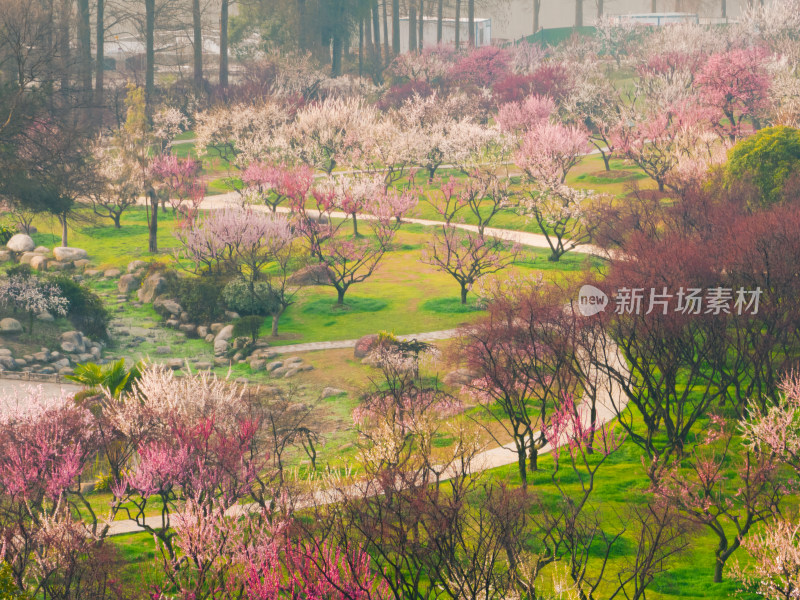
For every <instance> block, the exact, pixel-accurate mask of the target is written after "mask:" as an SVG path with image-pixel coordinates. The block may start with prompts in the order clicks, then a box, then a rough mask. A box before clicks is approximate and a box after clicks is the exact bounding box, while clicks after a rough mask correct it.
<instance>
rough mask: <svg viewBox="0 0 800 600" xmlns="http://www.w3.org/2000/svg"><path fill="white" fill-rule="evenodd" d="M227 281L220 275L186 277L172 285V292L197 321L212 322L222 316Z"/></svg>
mask: <svg viewBox="0 0 800 600" xmlns="http://www.w3.org/2000/svg"><path fill="white" fill-rule="evenodd" d="M225 283H226V281H225V280H224V279H220V278H218V277H211V276H203V277H185V278H183V279H178V280H177V281H175V282H174V285H173V286H172V290H171V291H172V293H173V295H174V296H175V297H176V298H177V300H178V303H179V304H180V305H181V306H182V307H183V310H185V311H186V312H188V313H189V315H190V317H191V319H192V320H193V321H195V322H197V323H212V322H214V321H217V320H218V319H219V318H220V317H222V315H223V313H224V312H225V309H224V307H223V300H222V290H223V288H224V287H225Z"/></svg>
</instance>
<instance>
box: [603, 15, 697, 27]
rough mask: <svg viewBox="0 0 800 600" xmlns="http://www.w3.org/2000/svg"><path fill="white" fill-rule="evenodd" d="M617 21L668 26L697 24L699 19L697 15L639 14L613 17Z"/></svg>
mask: <svg viewBox="0 0 800 600" xmlns="http://www.w3.org/2000/svg"><path fill="white" fill-rule="evenodd" d="M613 18H614V19H615V20H617V21H632V22H634V23H637V24H639V25H654V26H656V27H661V26H662V25H670V24H671V23H699V22H700V17H699V16H698V15H697V13H679V12H673V13H639V14H632V15H614V16H613Z"/></svg>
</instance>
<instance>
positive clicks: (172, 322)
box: [164, 317, 181, 329]
mask: <svg viewBox="0 0 800 600" xmlns="http://www.w3.org/2000/svg"><path fill="white" fill-rule="evenodd" d="M180 324H181V322H180V321H178V319H175V318H174V317H173V318H171V319H167V320H166V321H165V322H164V325H166V326H167V327H172V329H177V328H178V325H180Z"/></svg>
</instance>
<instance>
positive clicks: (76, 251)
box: [53, 246, 88, 262]
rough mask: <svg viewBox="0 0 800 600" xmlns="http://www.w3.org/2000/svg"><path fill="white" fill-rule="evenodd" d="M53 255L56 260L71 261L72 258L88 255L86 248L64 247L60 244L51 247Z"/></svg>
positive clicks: (76, 258) (77, 258)
mask: <svg viewBox="0 0 800 600" xmlns="http://www.w3.org/2000/svg"><path fill="white" fill-rule="evenodd" d="M53 256H55V257H56V260H61V261H64V262H71V261H73V260H80V259H82V258H86V257H87V256H88V255H87V253H86V250H83V249H81V248H64V247H62V246H56V247H55V248H53Z"/></svg>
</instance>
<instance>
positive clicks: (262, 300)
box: [222, 278, 277, 316]
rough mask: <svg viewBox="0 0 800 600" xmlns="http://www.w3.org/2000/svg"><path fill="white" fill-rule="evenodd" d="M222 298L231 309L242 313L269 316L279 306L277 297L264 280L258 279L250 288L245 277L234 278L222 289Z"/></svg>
mask: <svg viewBox="0 0 800 600" xmlns="http://www.w3.org/2000/svg"><path fill="white" fill-rule="evenodd" d="M222 298H223V300H224V301H225V305H226V306H227V307H228V308H229V309H230V310H233V311H236V312H237V313H239V314H241V315H262V316H267V315H269V314H272V312H274V311H275V309H276V308H277V306H276V304H277V298H275V296H274V295H273V294H272V292H271V291H270V289H269V286H268V285H267V284H266V283H264V282H262V281H257V282H256V283H255V284H254V285H253V289H250V284H249V283H248V282H247V281H245V280H244V279H241V278H240V279H234V280H233V281H231V282H229V283H228V285H226V286H225V288H224V289H223V290H222Z"/></svg>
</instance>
